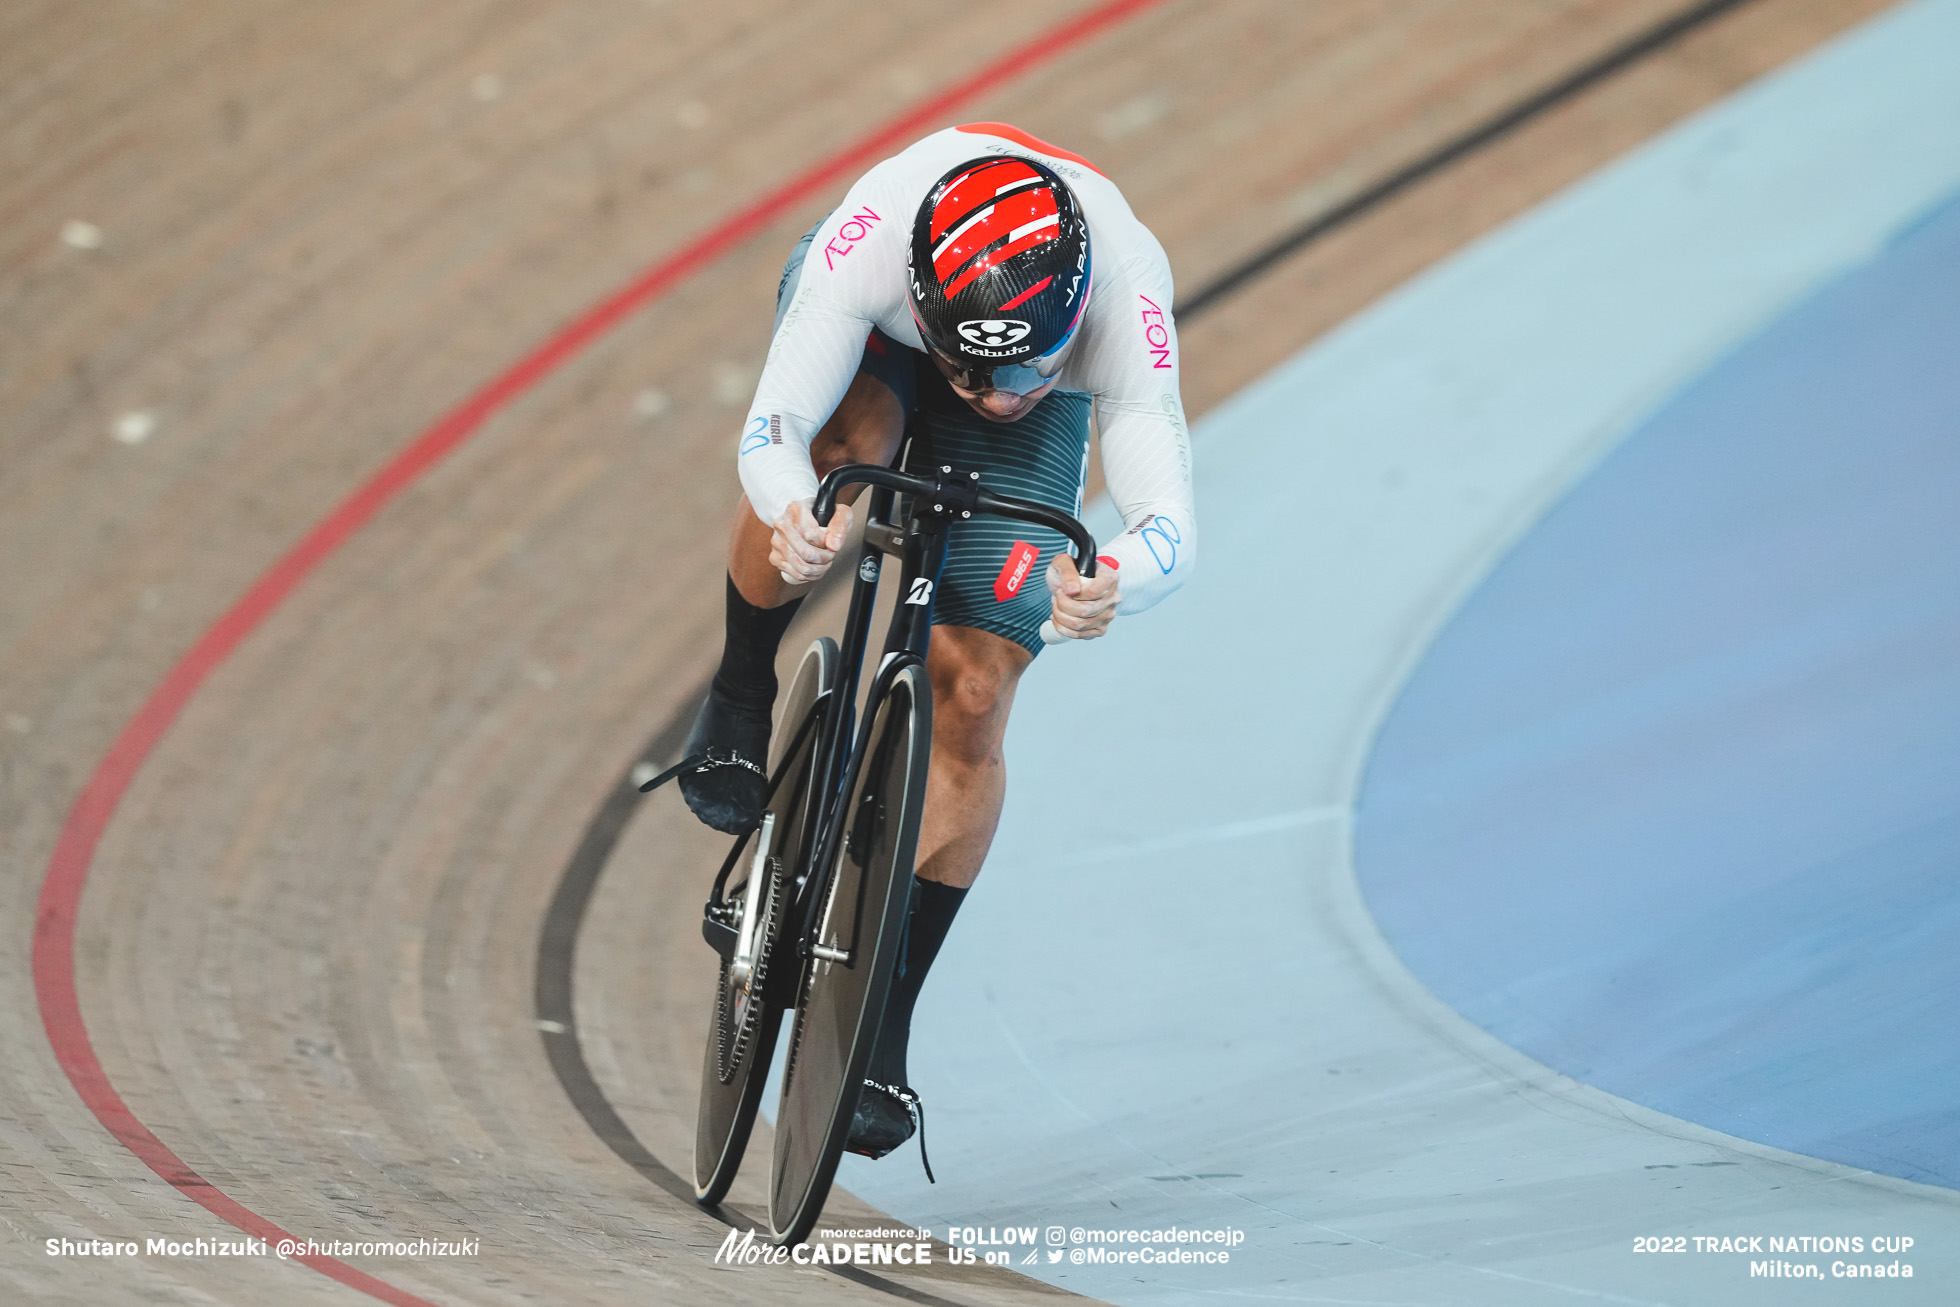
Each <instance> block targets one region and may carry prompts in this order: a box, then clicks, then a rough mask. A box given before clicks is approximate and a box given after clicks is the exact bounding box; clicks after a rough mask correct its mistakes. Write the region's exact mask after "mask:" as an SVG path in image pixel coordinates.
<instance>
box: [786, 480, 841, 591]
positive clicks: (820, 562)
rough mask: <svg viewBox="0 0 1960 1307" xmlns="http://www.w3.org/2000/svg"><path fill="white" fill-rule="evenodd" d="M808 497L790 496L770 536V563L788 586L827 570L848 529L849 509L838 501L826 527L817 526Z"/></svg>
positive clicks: (807, 582)
mask: <svg viewBox="0 0 1960 1307" xmlns="http://www.w3.org/2000/svg"><path fill="white" fill-rule="evenodd" d="M810 503H811V501H810V500H807V499H792V500H790V502H789V507H788V508H785V509H784V510H783V515H782V516H781V517H779V518H777V519H776V526H775V529H774V530H773V531H772V532H771V533H770V535H769V565H770V566H771V567H773V568H775V569H776V571H777V572H779V573H781V574H782V578H783V580H785V581H787V582H789V583H790V584H791V585H808V584H809V583H810V582H812V581H815V580H816V579H817V578H818V577H820V576H822V575H823V574H824V573H825V572H827V571H829V570H830V564H831V560H833V559H835V558H836V557H837V551H838V550H840V549H842V548H843V547H844V536H845V534H846V533H847V532H849V531H850V529H851V509H850V505H848V504H839V505H838V506H837V511H836V513H834V514H832V516H831V519H830V525H829V526H828V527H823V526H818V525H817V518H816V514H815V513H813V512H811V511H810Z"/></svg>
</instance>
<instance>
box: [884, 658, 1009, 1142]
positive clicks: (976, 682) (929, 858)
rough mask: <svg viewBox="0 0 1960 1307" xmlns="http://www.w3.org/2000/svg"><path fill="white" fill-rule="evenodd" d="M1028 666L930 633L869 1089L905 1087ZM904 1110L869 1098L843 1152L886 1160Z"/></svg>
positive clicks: (983, 833)
mask: <svg viewBox="0 0 1960 1307" xmlns="http://www.w3.org/2000/svg"><path fill="white" fill-rule="evenodd" d="M1033 661H1034V655H1033V654H1030V653H1029V652H1028V651H1027V650H1026V649H1023V648H1022V647H1021V646H1020V645H1018V644H1015V643H1014V642H1013V641H1012V640H1007V639H1003V638H1002V637H1000V636H998V635H995V634H993V633H992V632H990V631H981V630H976V629H975V628H973V627H970V626H935V627H934V628H933V629H932V647H931V650H930V652H929V653H928V654H927V656H926V671H927V673H928V674H929V675H930V676H931V678H932V769H931V771H930V772H929V773H928V777H927V781H926V806H925V812H924V814H923V816H922V818H921V820H920V825H919V856H918V862H917V864H916V865H917V868H918V872H917V874H918V880H919V883H918V884H917V885H916V886H914V887H913V899H912V915H911V920H910V923H909V925H908V928H907V931H906V938H905V949H904V953H903V954H902V956H901V958H900V960H899V968H898V973H897V974H896V975H895V976H894V977H893V978H892V987H891V992H890V995H889V996H888V997H887V998H886V1000H885V1016H884V1021H883V1023H882V1024H881V1025H880V1026H879V1028H878V1043H877V1046H876V1047H875V1049H874V1050H873V1052H872V1056H871V1065H870V1067H869V1068H868V1075H869V1079H870V1080H871V1081H872V1082H873V1083H874V1084H877V1085H881V1086H885V1085H889V1086H892V1087H894V1088H897V1087H901V1086H904V1085H906V1084H907V1080H908V1073H907V1072H906V1069H905V1054H906V1049H907V1047H908V1046H909V1045H910V1043H911V1038H912V1010H913V1008H914V1006H915V1005H916V1004H917V1003H918V1001H919V990H920V987H921V986H923V985H924V984H925V979H926V972H927V971H928V970H930V969H931V967H932V963H933V959H935V958H936V957H938V955H939V946H940V945H941V944H942V943H944V942H945V939H946V932H947V931H948V930H950V929H951V928H952V925H953V917H954V914H956V913H957V912H958V911H959V910H960V902H961V900H963V899H964V898H965V897H966V891H967V887H968V886H970V885H972V884H973V882H974V879H975V878H976V877H978V876H979V875H980V864H981V863H983V862H985V861H986V859H987V849H988V846H990V845H991V844H992V843H993V842H994V828H995V827H997V826H998V825H999V824H1000V805H1001V800H1002V798H1003V797H1004V796H1005V795H1006V792H1007V767H1006V763H1005V761H1004V759H1003V758H1002V756H1001V740H1002V738H1003V736H1005V734H1006V732H1007V715H1008V712H1009V711H1010V710H1011V709H1012V708H1013V706H1014V689H1015V687H1016V686H1017V685H1019V684H1020V680H1021V673H1022V672H1024V671H1026V670H1027V667H1028V664H1029V663H1031V662H1033ZM909 1111H910V1109H909V1108H907V1107H905V1106H904V1104H903V1101H902V1100H901V1099H900V1098H899V1097H896V1096H894V1095H892V1094H890V1093H873V1092H871V1091H869V1090H867V1091H866V1092H865V1094H864V1096H863V1097H862V1098H860V1099H859V1100H858V1110H857V1115H856V1116H855V1118H854V1119H853V1120H852V1122H851V1140H850V1147H851V1148H852V1149H853V1150H854V1151H857V1152H864V1153H869V1154H870V1155H871V1156H874V1157H879V1156H883V1154H884V1153H885V1152H887V1151H888V1150H890V1149H892V1148H895V1147H897V1146H898V1145H899V1144H900V1143H902V1142H904V1141H905V1140H906V1139H907V1138H909V1137H910V1136H911V1134H912V1122H911V1119H910V1116H909Z"/></svg>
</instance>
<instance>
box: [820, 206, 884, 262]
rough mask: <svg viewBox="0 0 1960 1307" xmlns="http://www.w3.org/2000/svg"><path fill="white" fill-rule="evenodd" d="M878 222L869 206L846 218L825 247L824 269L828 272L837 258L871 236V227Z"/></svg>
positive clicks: (876, 216)
mask: <svg viewBox="0 0 1960 1307" xmlns="http://www.w3.org/2000/svg"><path fill="white" fill-rule="evenodd" d="M878 222H879V217H878V215H877V214H875V213H873V212H872V211H871V209H870V208H869V207H868V206H867V207H866V208H862V209H859V210H858V211H857V212H856V213H854V214H852V215H851V216H850V217H849V218H846V219H845V220H844V224H843V226H841V227H839V228H838V229H837V234H836V235H835V236H832V237H831V238H830V240H829V241H828V242H827V243H826V244H825V245H824V247H823V266H824V270H825V271H826V272H828V271H830V270H831V269H833V268H835V267H836V266H837V260H839V259H841V258H843V257H844V256H845V255H846V254H849V253H850V252H851V251H852V250H854V249H856V248H857V243H858V242H859V241H861V240H863V239H864V238H865V237H866V236H869V235H870V234H871V229H872V228H873V227H875V226H877V225H878Z"/></svg>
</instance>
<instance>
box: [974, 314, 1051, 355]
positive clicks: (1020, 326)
mask: <svg viewBox="0 0 1960 1307" xmlns="http://www.w3.org/2000/svg"><path fill="white" fill-rule="evenodd" d="M1033 330H1034V328H1033V327H1032V326H1030V325H1028V324H1027V323H1025V322H1022V321H1019V320H1018V319H1015V318H974V319H973V320H971V321H969V322H962V323H961V324H960V325H959V333H960V338H961V339H962V340H964V341H966V342H967V343H969V344H972V345H989V346H992V347H994V348H996V349H998V348H1000V347H1002V346H1005V345H1013V344H1016V343H1018V342H1019V341H1020V340H1021V339H1022V338H1023V337H1025V336H1026V335H1027V334H1028V333H1029V332H1030V331H1033Z"/></svg>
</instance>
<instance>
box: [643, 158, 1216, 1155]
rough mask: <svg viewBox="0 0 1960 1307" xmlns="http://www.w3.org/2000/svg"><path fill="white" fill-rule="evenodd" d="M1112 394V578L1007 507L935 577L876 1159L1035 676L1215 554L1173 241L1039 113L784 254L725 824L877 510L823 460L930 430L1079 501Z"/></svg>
mask: <svg viewBox="0 0 1960 1307" xmlns="http://www.w3.org/2000/svg"><path fill="white" fill-rule="evenodd" d="M1092 408H1093V410H1094V413H1095V416H1096V420H1097V423H1098V425H1099V429H1100V433H1101V439H1102V463H1103V471H1104V475H1105V478H1106V480H1107V482H1108V485H1109V493H1110V497H1111V499H1112V500H1113V501H1114V502H1115V505H1116V507H1117V508H1118V510H1119V511H1121V513H1122V515H1123V522H1124V526H1125V528H1126V529H1125V531H1124V533H1123V534H1122V535H1120V536H1118V537H1117V538H1116V539H1115V540H1114V541H1111V542H1109V543H1108V544H1106V545H1105V546H1104V549H1103V552H1102V553H1101V554H1099V555H1098V557H1099V559H1100V560H1101V564H1102V565H1101V567H1100V568H1099V570H1098V574H1097V575H1096V576H1095V577H1094V578H1093V579H1090V580H1084V579H1083V578H1082V577H1081V576H1079V575H1078V574H1077V572H1076V569H1075V564H1074V560H1073V559H1072V558H1071V557H1069V555H1068V553H1067V552H1066V549H1065V541H1064V540H1063V538H1062V537H1061V536H1060V535H1059V534H1056V533H1053V532H1049V531H1047V530H1045V529H1041V528H1035V527H1029V526H1025V525H1017V524H1015V523H1013V522H1009V521H1005V520H1002V519H987V520H984V521H983V520H980V519H977V518H976V519H975V520H973V521H971V522H962V523H959V524H957V525H955V526H953V527H952V528H951V534H950V536H949V543H948V549H947V556H946V562H945V566H944V568H943V570H942V572H941V579H940V582H939V586H938V590H937V593H936V594H934V595H933V596H932V601H933V605H934V607H933V614H932V621H933V624H934V627H935V628H936V629H935V632H934V638H933V641H932V644H931V647H930V651H929V654H928V659H927V670H928V673H929V675H930V677H931V681H932V694H933V715H934V727H933V735H932V755H931V764H930V772H929V780H928V784H927V791H926V803H925V809H924V815H923V819H922V827H921V830H920V834H919V845H918V858H917V870H916V876H917V879H916V882H915V884H914V887H913V894H912V900H911V902H912V908H911V915H910V918H909V922H908V927H907V933H906V940H905V945H904V949H903V952H902V953H901V956H900V962H899V968H898V972H897V974H896V975H895V977H894V978H893V981H892V988H891V991H890V998H889V1000H888V1001H887V1004H886V1009H885V1017H884V1023H883V1025H882V1026H881V1027H880V1030H879V1034H878V1041H877V1045H876V1051H875V1052H874V1054H873V1056H872V1061H871V1065H870V1070H869V1074H868V1075H867V1077H866V1082H865V1083H866V1088H865V1090H864V1092H863V1094H862V1095H861V1097H860V1100H859V1106H858V1109H857V1115H856V1117H855V1118H854V1120H853V1122H852V1128H851V1135H850V1140H849V1144H848V1147H849V1148H850V1150H851V1151H853V1152H858V1153H863V1154H865V1155H867V1156H870V1157H874V1158H875V1157H883V1156H884V1155H885V1154H886V1153H888V1152H890V1151H891V1150H892V1149H894V1148H896V1147H897V1146H898V1145H900V1144H901V1143H903V1142H905V1141H906V1140H907V1139H909V1138H910V1137H911V1136H912V1133H913V1131H914V1129H915V1120H914V1114H913V1110H912V1104H913V1103H915V1102H916V1101H917V1099H916V1096H915V1095H913V1094H912V1092H911V1090H910V1087H909V1085H908V1081H907V1075H906V1069H905V1053H906V1045H907V1042H908V1040H909V1037H910V1032H911V1023H912V1011H913V1007H914V1004H915V1003H916V1002H917V1000H918V996H919V988H920V985H921V984H922V983H923V982H924V980H925V975H926V972H927V970H928V969H929V968H930V967H931V966H932V962H933V958H934V957H935V956H936V955H937V954H938V952H939V947H940V944H941V943H942V942H943V941H944V939H945V938H946V932H947V930H948V928H949V927H950V926H951V925H952V922H953V917H954V914H955V913H957V912H958V911H959V907H960V903H961V901H962V900H963V899H964V898H965V896H966V891H967V888H968V887H969V886H971V885H972V884H973V882H974V880H975V878H976V877H977V876H978V875H979V874H980V866H981V864H982V862H984V861H985V859H986V855H987V849H988V846H989V845H990V844H991V843H992V842H993V836H994V830H995V827H996V826H997V825H998V824H999V821H1000V811H1001V803H1002V799H1003V797H1004V794H1005V789H1006V771H1005V767H1004V764H1003V759H1002V754H1001V740H1002V737H1003V736H1004V734H1005V732H1006V728H1007V716H1008V711H1009V709H1010V708H1011V707H1012V705H1013V701H1014V690H1015V686H1016V684H1017V683H1018V681H1019V680H1020V677H1021V674H1022V672H1024V671H1025V670H1026V669H1027V667H1028V664H1029V663H1031V662H1032V661H1033V660H1034V657H1035V655H1036V654H1037V653H1039V652H1040V651H1041V648H1042V646H1043V645H1044V643H1057V642H1060V641H1062V640H1088V639H1094V638H1096V637H1097V636H1100V635H1103V634H1104V633H1105V632H1107V631H1108V630H1109V626H1110V622H1111V620H1112V619H1113V618H1115V617H1116V616H1118V615H1128V614H1131V613H1137V612H1141V611H1143V610H1144V609H1146V608H1149V607H1150V606H1151V605H1153V604H1155V603H1157V602H1158V601H1159V600H1161V599H1162V598H1163V597H1164V596H1165V595H1167V594H1169V593H1170V592H1171V591H1172V590H1174V589H1176V588H1177V586H1178V585H1179V584H1181V583H1182V582H1183V580H1184V578H1185V577H1186V576H1187V575H1188V574H1189V573H1190V570H1191V566H1192V563H1193V561H1194V559H1195V557H1196V552H1197V550H1196V546H1197V533H1196V525H1195V522H1194V520H1193V515H1192V497H1191V455H1190V442H1189V439H1188V437H1187V435H1186V431H1185V425H1184V409H1183V404H1182V401H1181V399H1180V398H1179V394H1178V367H1177V337H1176V329H1175V327H1174V325H1173V323H1172V319H1171V274H1170V267H1169V264H1168V262H1167V261H1166V259H1165V257H1164V252H1163V248H1162V247H1161V246H1160V245H1159V244H1158V243H1157V240H1156V238H1155V237H1153V236H1152V235H1151V234H1150V232H1149V230H1148V229H1146V228H1145V227H1144V226H1143V224H1142V223H1140V222H1138V221H1137V219H1136V216H1135V215H1134V214H1132V213H1131V212H1130V207H1129V205H1128V203H1126V202H1125V200H1124V199H1123V196H1122V193H1121V192H1120V191H1118V190H1117V188H1116V186H1115V184H1114V183H1113V182H1111V181H1110V180H1109V179H1108V178H1107V177H1105V176H1103V175H1102V173H1101V172H1099V171H1098V170H1097V169H1096V168H1095V167H1094V165H1092V164H1090V163H1089V162H1088V161H1087V160H1086V159H1082V158H1079V157H1077V156H1076V155H1073V154H1070V153H1068V152H1066V151H1064V150H1060V149H1057V148H1056V147H1054V146H1052V145H1049V144H1047V143H1046V142H1043V141H1039V140H1036V139H1035V138H1033V137H1031V136H1028V135H1027V134H1026V133H1024V132H1021V131H1020V130H1018V129H1016V128H1013V127H1010V126H1008V125H1006V124H1004V123H974V124H970V125H968V126H964V127H956V128H950V129H948V130H946V131H942V132H937V133H935V134H933V135H931V136H928V137H926V138H925V139H924V140H922V141H919V142H918V143H917V144H915V145H913V146H911V147H910V148H909V149H907V150H905V151H904V152H902V153H900V154H898V155H895V156H894V157H892V158H890V159H887V160H885V161H884V162H883V163H880V164H878V165H877V166H876V167H874V168H872V169H871V170H870V171H869V172H867V173H866V174H865V175H864V176H863V177H862V178H860V179H859V180H858V182H857V184H856V185H855V186H853V187H852V188H851V190H850V192H849V193H848V194H847V195H846V196H845V198H844V202H843V203H842V204H841V205H840V206H839V207H838V208H837V209H836V210H835V211H833V212H832V213H831V214H830V215H829V216H828V217H826V218H825V219H824V220H823V221H822V222H820V223H818V224H817V226H816V227H815V228H814V229H812V230H811V231H810V233H809V234H807V235H806V236H804V237H803V239H802V240H801V241H799V242H798V243H797V245H796V248H795V250H794V251H793V252H792V254H791V255H790V259H789V263H788V265H787V266H786V267H785V268H784V269H783V277H782V282H781V285H780V286H779V288H778V291H777V299H776V331H775V338H774V341H773V343H772V344H771V346H770V349H769V357H768V362H767V363H766V364H765V366H764V368H763V372H762V379H761V382H760V384H759V385H758V386H757V388H756V395H755V402H754V405H753V407H752V408H751V409H750V411H749V414H748V418H747V420H746V422H745V423H744V426H743V429H742V434H741V437H740V441H739V446H738V450H739V452H738V455H737V462H738V465H739V468H740V471H741V479H742V486H743V489H744V490H745V491H746V492H747V493H746V497H745V499H744V500H743V503H742V505H741V507H740V508H739V510H738V511H737V513H736V520H735V524H734V530H733V532H732V533H731V536H730V539H729V549H728V587H727V632H726V643H725V645H724V647H723V651H722V658H721V665H720V667H719V669H718V670H717V671H716V673H715V677H714V681H713V684H712V687H711V688H710V690H709V692H708V697H707V700H706V702H704V703H703V704H702V705H701V710H700V713H699V715H698V716H697V717H696V719H695V722H694V728H693V732H692V735H691V737H690V738H689V741H688V744H687V749H686V752H687V753H688V754H689V755H693V754H698V753H706V754H707V755H708V757H709V764H708V765H706V766H704V767H703V768H701V769H700V770H697V771H693V772H690V773H687V774H685V775H683V776H682V777H681V778H680V785H681V790H682V793H683V794H684V795H685V797H686V800H687V803H688V806H689V807H690V808H692V809H693V810H694V813H695V815H696V816H698V817H700V819H701V820H702V821H704V822H706V823H707V824H708V825H710V826H713V827H714V828H716V829H717V830H722V831H727V832H730V833H740V832H742V831H744V830H747V829H748V828H749V827H750V826H752V825H754V824H755V822H756V820H757V817H758V814H759V812H760V811H761V808H762V805H763V801H764V793H765V776H764V771H765V768H766V766H767V762H768V747H769V731H770V710H771V706H772V704H773V703H774V701H775V696H776V673H775V660H776V651H777V646H778V644H779V643H780V642H781V640H782V636H783V632H784V630H785V629H786V628H787V627H788V625H789V622H790V619H791V617H792V616H793V615H794V613H795V611H796V608H797V606H798V604H800V603H801V602H802V598H803V596H804V594H805V593H807V592H808V590H809V588H810V586H811V584H812V583H814V582H815V581H816V580H817V579H818V578H819V577H821V576H822V575H823V574H824V572H825V571H826V569H828V568H829V567H830V565H831V563H832V562H833V561H834V560H835V558H836V557H837V554H838V551H839V550H841V549H842V548H843V545H844V539H845V532H846V531H847V529H848V528H849V525H850V520H851V514H850V510H849V509H848V508H845V509H840V511H839V512H838V513H837V515H836V517H835V518H834V519H833V520H832V522H831V524H830V526H829V528H828V529H825V528H823V527H819V526H818V525H817V523H816V520H815V518H814V516H813V515H812V513H811V502H812V500H813V498H814V496H815V494H816V489H817V482H818V479H819V478H820V477H821V476H822V474H824V473H825V472H828V471H829V470H830V469H831V468H833V467H836V466H838V465H840V464H843V463H877V464H886V463H889V462H891V460H892V458H893V457H894V456H895V455H896V453H897V451H898V449H899V446H900V441H901V439H902V438H903V437H904V436H905V435H906V434H907V432H908V431H909V432H910V434H911V436H912V444H913V452H912V456H911V461H912V463H913V465H919V466H922V465H925V464H927V463H929V464H931V465H935V466H936V465H941V464H944V465H950V466H952V467H954V468H957V469H958V470H959V471H961V472H978V473H979V474H980V477H981V481H982V484H984V485H985V486H987V488H988V489H990V490H992V491H994V492H995V493H998V494H1005V495H1014V496H1019V497H1022V498H1026V499H1035V500H1039V501H1042V502H1044V503H1048V504H1051V505H1053V506H1055V507H1057V508H1061V509H1063V510H1065V511H1068V512H1072V513H1079V512H1080V511H1081V501H1082V491H1083V482H1084V477H1085V475H1086V473H1087V470H1088V459H1089V417H1090V412H1091V409H1092ZM1037 569H1040V570H1039V572H1037ZM1036 575H1041V576H1043V577H1044V578H1045V580H1046V585H1045V586H1039V585H1034V584H1030V582H1031V581H1032V580H1033V578H1034V577H1035V576H1036Z"/></svg>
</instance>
